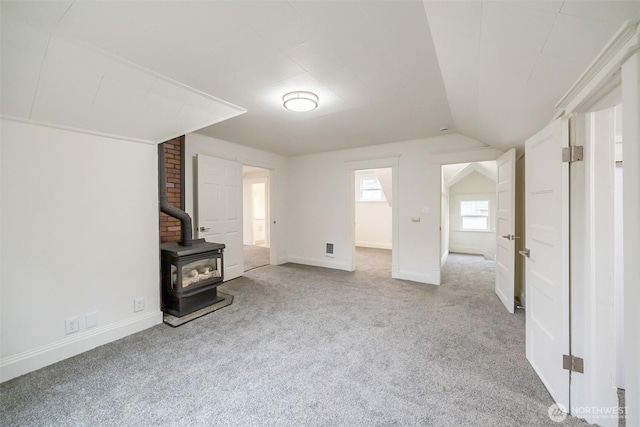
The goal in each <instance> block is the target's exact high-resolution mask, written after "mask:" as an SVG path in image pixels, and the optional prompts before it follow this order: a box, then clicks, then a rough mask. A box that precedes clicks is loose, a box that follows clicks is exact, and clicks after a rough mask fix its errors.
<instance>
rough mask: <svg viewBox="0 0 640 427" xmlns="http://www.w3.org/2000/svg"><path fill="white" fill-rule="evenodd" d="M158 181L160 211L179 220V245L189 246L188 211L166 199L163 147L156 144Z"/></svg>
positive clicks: (190, 237) (190, 232)
mask: <svg viewBox="0 0 640 427" xmlns="http://www.w3.org/2000/svg"><path fill="white" fill-rule="evenodd" d="M158 181H159V187H160V212H164V213H166V214H167V215H169V216H172V217H174V218H176V219H179V220H180V229H181V230H180V233H181V234H180V235H181V238H180V242H178V243H179V244H180V246H191V244H192V243H193V231H192V229H193V223H192V221H191V217H190V216H189V214H188V213H186V212H185V211H183V210H180V209H178V208H176V207H175V206H173V205H172V204H170V203H169V200H168V199H167V178H166V174H165V163H164V147H163V144H158Z"/></svg>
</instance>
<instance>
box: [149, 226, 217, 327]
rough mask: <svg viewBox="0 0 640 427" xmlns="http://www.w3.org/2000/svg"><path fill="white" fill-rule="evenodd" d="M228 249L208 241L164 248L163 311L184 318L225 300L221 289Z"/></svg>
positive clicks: (162, 267)
mask: <svg viewBox="0 0 640 427" xmlns="http://www.w3.org/2000/svg"><path fill="white" fill-rule="evenodd" d="M224 247H225V246H224V245H223V244H221V243H209V242H206V241H205V240H204V239H196V240H192V241H191V245H190V246H182V245H180V244H179V243H178V242H170V243H164V244H162V245H161V246H160V252H161V257H160V265H161V270H162V311H163V312H165V313H169V314H171V315H173V316H176V317H183V316H185V315H187V314H191V313H193V312H195V311H197V310H200V309H201V308H204V307H208V306H211V305H213V304H215V303H217V302H220V301H222V300H223V298H222V297H220V296H218V291H217V287H218V286H219V285H221V284H222V281H223V280H224Z"/></svg>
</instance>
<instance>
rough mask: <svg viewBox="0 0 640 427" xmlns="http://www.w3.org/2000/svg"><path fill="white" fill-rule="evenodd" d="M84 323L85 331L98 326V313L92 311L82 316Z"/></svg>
mask: <svg viewBox="0 0 640 427" xmlns="http://www.w3.org/2000/svg"><path fill="white" fill-rule="evenodd" d="M84 323H85V326H86V328H87V329H89V328H93V327H94V326H98V312H97V311H93V312H91V313H87V314H85V315H84Z"/></svg>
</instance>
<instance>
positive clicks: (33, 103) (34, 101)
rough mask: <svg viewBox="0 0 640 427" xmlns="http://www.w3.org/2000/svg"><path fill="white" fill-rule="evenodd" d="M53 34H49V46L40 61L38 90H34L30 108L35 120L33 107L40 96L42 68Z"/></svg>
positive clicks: (31, 117) (30, 116)
mask: <svg viewBox="0 0 640 427" xmlns="http://www.w3.org/2000/svg"><path fill="white" fill-rule="evenodd" d="M51 37H52V36H51V34H47V47H46V49H45V50H44V55H42V61H41V62H40V71H39V72H38V83H36V90H35V91H34V92H33V99H32V100H31V109H30V110H29V118H30V119H32V120H33V107H34V106H35V105H36V98H37V97H38V90H39V89H40V79H42V69H43V68H44V61H45V60H46V59H47V55H48V54H49V45H50V44H51Z"/></svg>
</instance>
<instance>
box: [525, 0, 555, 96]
mask: <svg viewBox="0 0 640 427" xmlns="http://www.w3.org/2000/svg"><path fill="white" fill-rule="evenodd" d="M562 6H564V0H563V1H562V4H561V5H560V10H559V11H558V12H557V13H556V16H555V18H554V19H553V24H552V25H551V28H550V29H549V32H548V33H547V37H546V38H545V39H544V43H543V44H542V48H541V49H540V52H538V57H537V58H536V63H535V64H534V65H533V67H531V71H529V76H528V77H527V84H528V83H529V81H530V80H531V77H532V76H533V71H534V70H535V69H536V67H537V66H538V64H539V63H540V58H541V57H542V53H543V52H544V49H545V48H546V47H547V43H549V39H550V38H551V33H552V32H553V29H554V28H555V27H556V23H557V22H558V16H560V11H562Z"/></svg>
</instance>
